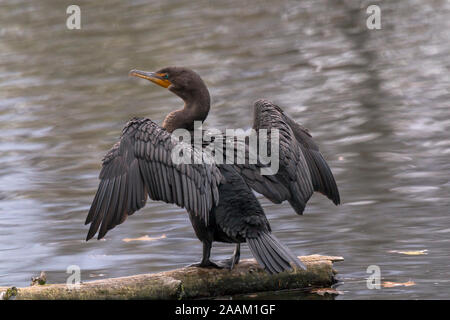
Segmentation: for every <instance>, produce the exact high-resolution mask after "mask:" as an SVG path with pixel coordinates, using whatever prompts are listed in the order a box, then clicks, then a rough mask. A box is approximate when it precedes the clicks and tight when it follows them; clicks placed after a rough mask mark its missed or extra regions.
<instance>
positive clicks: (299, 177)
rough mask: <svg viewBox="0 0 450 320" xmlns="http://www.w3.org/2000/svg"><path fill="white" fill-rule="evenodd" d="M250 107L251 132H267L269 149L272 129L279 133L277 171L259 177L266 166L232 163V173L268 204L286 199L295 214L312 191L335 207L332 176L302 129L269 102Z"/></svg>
mask: <svg viewBox="0 0 450 320" xmlns="http://www.w3.org/2000/svg"><path fill="white" fill-rule="evenodd" d="M254 107H255V113H254V123H253V129H255V130H256V131H257V132H258V131H260V130H261V129H266V130H267V133H268V136H269V137H268V149H269V150H270V135H271V134H272V129H277V130H278V132H279V149H278V152H279V169H278V172H277V173H276V174H274V175H261V174H260V172H261V171H260V170H261V169H262V168H264V167H266V166H265V165H263V164H261V163H260V162H259V161H258V163H256V164H249V163H248V162H247V161H246V163H245V164H236V165H235V167H236V170H237V171H238V172H239V173H240V174H241V175H242V177H243V178H244V179H245V180H246V182H247V183H248V184H249V186H250V187H251V188H252V189H254V190H255V191H257V192H259V193H261V194H263V195H264V196H265V197H267V198H268V199H269V200H271V201H272V202H275V203H281V202H282V201H284V200H288V201H289V203H290V204H291V206H292V207H293V208H294V210H295V211H296V213H297V214H302V213H303V211H304V208H305V205H306V203H307V201H308V200H309V199H310V198H311V196H312V194H313V193H314V191H319V192H322V193H323V194H325V195H326V196H328V197H329V198H330V199H331V200H333V202H334V203H335V204H338V203H339V202H340V200H339V192H338V189H337V186H336V182H335V180H334V177H333V174H332V173H331V170H330V168H329V167H328V165H327V163H326V162H325V160H324V159H323V157H322V155H321V154H320V152H319V150H318V148H317V145H316V144H315V143H314V141H313V140H312V138H311V136H310V135H309V133H308V132H307V131H306V129H304V128H303V127H301V126H300V125H299V124H297V123H296V122H295V121H294V120H292V119H291V118H289V117H288V116H287V115H285V114H284V112H283V110H281V108H280V107H278V106H277V105H275V104H273V103H272V102H270V101H267V100H258V101H256V102H255V106H254ZM259 142H261V141H259ZM246 160H248V159H246Z"/></svg>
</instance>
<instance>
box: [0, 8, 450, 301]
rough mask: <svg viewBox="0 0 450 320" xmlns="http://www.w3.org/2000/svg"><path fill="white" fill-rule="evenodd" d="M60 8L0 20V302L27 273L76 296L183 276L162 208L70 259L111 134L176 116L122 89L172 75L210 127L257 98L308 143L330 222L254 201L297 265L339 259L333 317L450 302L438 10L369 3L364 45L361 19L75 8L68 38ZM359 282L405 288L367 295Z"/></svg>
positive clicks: (257, 11)
mask: <svg viewBox="0 0 450 320" xmlns="http://www.w3.org/2000/svg"><path fill="white" fill-rule="evenodd" d="M67 5H68V4H66V3H64V2H61V1H56V0H53V1H40V2H39V3H38V2H33V3H30V2H28V1H18V0H9V1H4V2H3V4H2V10H1V12H0V21H1V25H0V126H1V129H2V134H1V136H0V200H1V201H0V215H1V217H2V219H1V221H0V231H1V232H0V254H1V257H2V262H1V263H0V285H18V286H20V285H26V284H28V283H29V279H30V277H31V276H32V275H36V274H38V273H39V272H40V271H41V270H46V271H47V272H48V279H49V281H50V282H60V281H64V280H65V277H66V274H65V270H66V267H67V266H69V265H71V264H77V265H79V266H80V267H81V269H82V271H83V274H82V276H83V279H84V280H89V279H96V278H99V277H110V276H122V275H129V274H135V273H142V272H156V271H162V270H168V269H171V268H174V267H179V266H183V265H185V264H188V263H192V262H194V261H196V260H197V258H198V257H199V256H200V252H201V247H200V243H199V242H198V240H196V239H195V236H194V234H193V231H192V228H191V226H190V223H189V221H188V218H187V215H186V214H185V212H184V211H183V210H182V209H179V208H177V207H175V206H172V205H167V204H163V203H157V202H150V203H149V204H148V205H147V207H146V208H145V209H144V210H142V212H139V213H136V214H135V215H133V217H131V218H130V219H128V220H127V222H126V223H125V224H123V225H121V226H120V227H118V228H116V229H114V231H112V232H110V233H108V235H107V238H106V240H105V241H99V242H96V241H92V242H89V243H85V242H84V241H83V239H84V237H85V234H86V232H87V229H86V227H84V226H83V222H84V218H85V215H86V212H87V210H88V208H89V205H90V202H91V200H92V198H93V195H94V193H95V190H96V187H97V183H98V181H97V175H98V172H99V169H100V159H101V158H102V156H103V155H104V153H105V152H106V151H107V150H108V149H109V147H110V146H111V145H112V144H113V143H114V142H115V141H116V139H117V137H118V136H119V134H120V130H121V128H122V127H123V125H124V124H125V123H126V121H127V120H128V119H130V118H131V117H133V116H146V117H149V118H151V119H154V120H156V121H161V120H162V119H163V117H164V115H165V114H166V113H167V112H169V111H171V110H173V109H174V108H176V107H178V106H179V105H181V101H180V100H179V99H178V98H177V97H175V96H173V95H171V94H169V93H167V92H166V91H164V90H162V89H160V88H156V87H154V86H150V85H149V84H147V83H145V82H141V81H134V80H133V79H129V78H128V76H127V74H128V71H129V70H130V69H132V68H135V67H138V68H141V69H146V70H152V69H158V68H160V67H162V66H166V65H176V64H178V65H186V66H189V67H191V68H194V69H195V70H196V71H198V72H199V73H200V74H201V75H202V76H203V78H204V79H205V81H206V83H207V85H208V86H209V87H210V91H211V95H212V99H213V107H212V110H211V113H210V116H209V118H208V120H207V124H208V126H210V127H218V128H226V127H232V128H248V127H250V126H251V121H252V117H251V110H252V103H253V101H255V100H256V99H258V98H267V99H270V100H273V101H275V102H276V103H278V104H280V105H281V106H283V108H284V109H285V110H286V112H288V113H289V114H290V115H292V116H293V117H294V118H295V119H297V120H298V121H300V122H301V123H303V124H304V125H305V126H306V127H308V128H310V129H311V131H312V133H313V136H314V138H315V140H316V141H317V142H318V143H319V144H320V146H321V149H322V152H323V153H324V155H325V157H326V159H327V160H328V162H329V163H330V165H331V167H332V169H333V172H334V173H335V176H336V179H337V182H338V184H339V186H340V191H341V196H342V199H343V202H344V204H343V205H342V206H340V207H338V208H335V207H334V206H333V205H332V204H331V203H329V202H328V201H326V200H325V198H324V197H322V196H320V195H317V196H315V197H314V198H313V199H312V200H311V202H310V204H309V206H308V207H307V210H306V213H305V215H304V216H301V217H299V216H297V215H295V214H294V213H293V211H292V209H291V208H290V207H289V205H287V204H286V205H281V206H280V205H274V204H272V203H270V202H269V201H267V200H265V199H263V198H261V199H260V200H261V202H262V204H263V206H264V209H265V210H266V212H267V215H268V216H269V219H270V221H271V223H272V227H273V229H274V230H275V234H277V236H278V237H279V238H281V240H282V241H283V242H285V243H286V244H288V245H289V246H290V248H291V249H293V250H294V251H295V252H297V253H299V254H310V253H318V254H332V255H342V256H344V257H345V258H346V261H345V262H342V263H340V264H337V268H338V270H339V272H340V278H341V280H342V281H343V283H342V284H341V286H340V288H339V290H341V291H344V294H343V295H341V296H339V297H338V298H339V299H341V298H342V299H348V298H383V297H387V298H448V289H447V288H448V279H449V276H450V274H449V270H448V261H449V255H448V244H449V237H448V232H449V230H450V221H449V219H448V207H449V205H450V201H449V196H448V194H449V190H450V182H449V176H448V172H449V169H450V165H449V162H448V157H449V154H450V137H449V135H448V132H449V129H450V108H449V107H450V105H449V101H450V99H449V98H450V94H449V85H450V73H449V70H448V69H449V67H450V58H449V57H450V54H449V53H450V52H449V51H450V45H449V43H450V42H449V40H450V39H449V33H448V32H447V30H448V29H449V27H450V22H449V21H450V20H449V19H448V16H449V14H450V5H449V3H448V2H447V1H429V2H426V3H423V2H420V1H408V5H406V1H398V2H396V3H384V2H383V3H382V4H381V9H382V15H383V18H382V23H383V29H382V30H378V31H369V30H367V29H366V28H365V7H366V6H367V5H368V3H366V2H364V1H362V2H361V3H356V2H354V1H343V2H342V3H341V2H340V3H339V4H338V3H337V2H336V1H331V0H328V1H327V0H319V1H317V0H316V1H290V0H289V1H279V2H278V3H277V2H273V1H262V2H261V1H258V2H256V1H250V0H249V1H244V2H242V1H226V2H225V1H214V2H213V1H196V2H195V3H192V2H191V1H182V0H177V1H170V2H167V1H152V2H151V3H146V2H143V1H117V0H114V1H108V2H106V1H96V2H95V3H93V2H89V3H88V2H86V3H81V4H80V6H81V8H82V15H83V16H82V17H83V18H82V30H78V31H69V30H67V29H66V28H65V17H66V15H65V9H66V7H67ZM155 26H157V28H156V27H155ZM163 234H165V235H166V236H167V237H166V238H162V239H159V240H156V241H151V242H145V241H144V242H139V241H136V242H124V241H122V240H123V239H124V238H137V237H141V236H145V235H148V236H149V237H160V236H161V235H163ZM423 249H427V250H428V254H427V255H419V256H405V255H399V254H393V253H389V252H388V251H390V250H423ZM214 251H215V253H216V255H218V256H221V257H225V256H226V255H228V254H230V253H231V251H232V248H231V247H229V246H226V245H217V248H214ZM248 254H249V252H248V250H246V251H244V256H248ZM371 264H376V265H379V266H380V267H381V270H382V276H383V280H386V281H396V282H404V281H408V280H414V281H415V283H416V285H415V286H411V287H396V288H390V289H382V290H368V289H367V288H366V285H365V281H364V278H365V277H366V276H367V274H366V268H367V267H368V266H369V265H371ZM284 297H286V298H292V296H291V295H288V294H286V295H285V296H284Z"/></svg>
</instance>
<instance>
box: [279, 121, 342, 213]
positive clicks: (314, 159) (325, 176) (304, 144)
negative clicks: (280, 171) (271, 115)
mask: <svg viewBox="0 0 450 320" xmlns="http://www.w3.org/2000/svg"><path fill="white" fill-rule="evenodd" d="M282 113H283V118H284V120H285V121H286V123H287V124H288V125H289V126H290V127H291V129H292V131H293V132H294V136H295V138H296V140H297V142H299V143H300V148H301V150H302V152H303V155H304V156H305V159H306V162H307V163H308V168H309V172H310V174H311V179H312V182H313V187H314V191H317V192H320V193H322V194H323V195H325V196H326V197H327V198H328V199H330V200H331V201H333V203H334V204H335V205H338V204H340V203H341V199H340V196H339V190H338V187H337V185H336V181H335V180H334V176H333V173H332V172H331V169H330V167H329V166H328V164H327V162H326V161H325V159H324V158H323V156H322V154H321V153H320V151H319V147H318V146H317V144H316V143H315V142H314V140H313V139H312V136H311V134H310V133H309V131H308V130H307V129H306V128H304V127H303V126H301V125H300V124H298V123H297V122H295V121H294V120H293V119H292V118H291V117H289V116H288V115H287V114H285V113H284V112H282Z"/></svg>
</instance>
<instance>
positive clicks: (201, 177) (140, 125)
mask: <svg viewBox="0 0 450 320" xmlns="http://www.w3.org/2000/svg"><path fill="white" fill-rule="evenodd" d="M175 145H176V142H174V141H172V139H171V136H170V134H169V133H168V132H167V131H165V130H164V129H162V128H161V127H159V126H158V125H157V124H155V123H154V122H152V121H151V120H149V119H133V120H131V121H130V122H129V123H128V124H127V126H126V127H125V128H124V130H123V132H122V136H121V138H120V140H119V142H118V143H116V144H115V145H114V146H113V148H112V149H111V150H110V151H109V152H108V154H107V155H106V156H105V158H104V159H103V167H102V170H101V172H100V183H99V187H98V190H97V193H96V195H95V197H94V200H93V202H92V205H91V208H90V210H89V213H88V216H87V218H86V224H89V223H90V224H91V225H90V228H89V231H88V235H87V240H89V239H90V238H92V237H93V236H94V235H95V234H96V233H97V231H99V233H98V238H99V239H101V238H103V237H104V236H105V234H106V233H107V232H108V231H109V230H111V229H112V228H114V227H115V226H116V225H118V224H121V223H123V222H124V221H125V219H126V218H127V217H128V216H129V215H132V214H133V213H134V212H136V211H137V210H139V209H141V208H142V207H143V206H144V205H145V203H146V201H147V196H150V198H151V199H153V200H162V201H164V202H167V203H174V204H176V205H178V206H180V207H185V208H186V209H188V210H189V211H190V212H193V213H194V214H197V215H199V216H200V217H201V219H202V220H203V221H204V223H205V224H208V220H209V213H210V211H211V209H212V208H213V207H214V206H217V204H218V201H219V196H218V195H219V192H218V187H219V185H220V184H221V183H222V182H223V181H224V179H223V177H222V175H221V173H220V171H219V169H218V168H217V167H216V166H215V165H214V164H212V165H211V164H174V163H173V162H172V158H171V152H172V150H173V149H174V147H175ZM186 147H188V146H186ZM99 228H100V230H99Z"/></svg>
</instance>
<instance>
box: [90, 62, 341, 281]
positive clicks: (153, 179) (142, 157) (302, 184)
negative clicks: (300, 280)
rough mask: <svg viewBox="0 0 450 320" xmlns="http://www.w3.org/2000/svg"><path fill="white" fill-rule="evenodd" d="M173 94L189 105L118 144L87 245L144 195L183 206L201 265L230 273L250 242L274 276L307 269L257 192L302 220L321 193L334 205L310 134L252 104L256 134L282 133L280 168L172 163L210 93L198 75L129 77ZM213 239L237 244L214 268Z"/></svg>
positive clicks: (145, 122)
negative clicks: (181, 134) (178, 137)
mask: <svg viewBox="0 0 450 320" xmlns="http://www.w3.org/2000/svg"><path fill="white" fill-rule="evenodd" d="M130 75H132V76H136V77H140V78H143V79H147V80H150V81H152V82H154V83H156V84H158V85H159V86H161V87H164V88H167V89H169V90H170V91H171V92H173V93H175V94H176V95H177V96H179V97H180V98H181V99H182V100H183V101H184V106H183V108H181V109H178V110H176V111H172V112H171V113H169V114H168V115H167V116H166V118H165V119H164V122H163V124H162V127H160V126H159V125H157V124H156V123H155V122H153V121H152V120H150V119H144V118H134V119H132V120H131V121H129V122H128V123H127V125H126V126H125V128H124V129H123V132H122V136H121V138H120V140H119V141H118V142H117V143H116V144H115V145H114V146H113V147H112V149H111V150H110V151H109V152H108V153H107V154H106V156H105V157H104V159H103V167H102V170H101V172H100V184H99V187H98V190H97V193H96V195H95V198H94V200H93V202H92V206H91V208H90V210H89V213H88V216H87V218H86V224H88V223H91V225H90V228H89V232H88V235H87V239H86V240H89V239H91V238H92V237H93V236H94V235H95V233H96V232H97V231H98V230H99V229H100V231H99V233H98V239H101V238H103V237H104V236H105V234H106V233H107V232H108V231H109V230H111V229H112V228H114V227H115V226H117V225H118V224H121V223H123V222H124V221H125V220H126V218H127V217H128V216H129V215H132V214H133V213H134V212H135V211H137V210H139V209H141V208H142V207H143V206H144V205H145V203H146V201H147V196H149V197H150V198H151V199H153V200H162V201H164V202H167V203H174V204H176V205H178V206H180V207H184V208H186V210H187V212H188V213H189V218H190V220H191V223H192V226H193V228H194V230H195V234H196V235H197V237H198V239H199V240H200V241H201V242H202V243H203V258H202V260H201V262H200V263H198V264H196V265H195V266H198V267H219V268H223V267H227V268H230V269H232V268H233V266H234V265H235V264H237V263H238V262H239V258H240V243H243V242H247V244H248V245H249V247H250V251H251V252H252V254H253V256H254V257H255V258H256V260H257V261H258V263H259V264H260V265H262V266H263V267H264V269H265V270H266V271H268V272H269V273H278V272H282V271H285V270H291V269H292V268H294V269H295V268H299V267H300V268H304V266H303V265H302V264H301V262H300V261H299V259H298V258H296V257H295V255H293V254H292V253H291V252H290V250H289V249H288V248H286V247H285V246H284V245H283V244H281V243H280V241H278V239H277V238H275V236H274V235H273V234H272V233H271V228H270V225H269V222H268V221H267V218H266V216H265V214H264V211H263V209H262V208H261V205H260V204H259V202H258V200H257V199H256V197H255V195H254V193H253V191H252V189H253V190H255V191H257V192H259V193H261V194H263V195H264V196H265V197H267V198H268V199H269V200H271V201H272V202H274V203H281V202H283V201H284V200H288V201H289V203H290V204H291V206H292V207H293V209H294V210H295V211H296V213H297V214H302V213H303V210H304V208H305V205H306V202H307V201H308V200H309V198H310V197H311V196H312V194H313V193H314V191H318V192H320V193H322V194H324V195H325V196H327V197H328V198H329V199H331V200H332V201H333V202H334V203H335V204H336V205H338V204H339V203H340V198H339V192H338V188H337V186H336V182H335V180H334V177H333V174H332V173H331V170H330V168H329V166H328V165H327V163H326V162H325V160H324V158H323V157H322V154H321V153H320V152H319V148H318V147H317V145H316V144H315V143H314V141H313V140H312V137H311V135H310V133H309V132H308V130H307V129H305V128H304V127H302V126H301V125H299V124H298V123H296V122H295V121H294V120H293V119H291V118H290V117H289V116H288V115H287V114H286V113H284V112H283V110H282V109H281V108H280V107H279V106H277V105H275V104H273V103H272V102H269V101H267V100H258V101H256V102H255V104H254V123H253V129H255V130H256V131H257V132H258V130H261V129H274V128H275V129H278V130H279V139H280V140H279V169H278V172H277V173H276V174H274V175H261V173H260V169H261V168H262V167H263V165H262V164H261V163H259V162H258V163H257V164H249V163H244V164H214V163H213V164H205V163H201V164H175V163H173V162H172V159H171V152H172V151H173V149H174V147H175V146H176V144H177V142H174V141H173V140H172V139H171V133H172V132H173V131H174V130H175V129H179V128H185V129H188V130H193V129H194V121H201V122H203V121H204V120H205V119H206V117H207V115H208V112H209V109H210V95H209V91H208V89H207V87H206V85H205V83H204V82H203V80H202V79H201V78H200V76H199V75H198V74H197V73H195V72H194V71H192V70H190V69H188V68H183V67H167V68H163V69H161V70H159V71H157V72H145V71H139V70H132V71H130ZM213 241H219V242H227V243H235V244H236V249H235V251H234V254H233V256H232V257H231V258H230V259H228V260H225V261H221V262H218V263H215V262H213V261H211V260H210V251H211V247H212V242H213Z"/></svg>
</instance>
